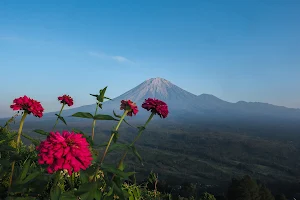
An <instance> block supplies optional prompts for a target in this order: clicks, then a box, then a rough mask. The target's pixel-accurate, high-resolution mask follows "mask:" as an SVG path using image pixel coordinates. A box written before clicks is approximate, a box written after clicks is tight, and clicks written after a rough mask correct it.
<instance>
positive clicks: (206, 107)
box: [43, 77, 300, 120]
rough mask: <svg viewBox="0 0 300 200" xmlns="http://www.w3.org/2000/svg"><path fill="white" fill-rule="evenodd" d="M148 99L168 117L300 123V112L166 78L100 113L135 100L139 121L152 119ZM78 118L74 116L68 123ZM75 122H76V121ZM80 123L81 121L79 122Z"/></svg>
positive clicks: (107, 104)
mask: <svg viewBox="0 0 300 200" xmlns="http://www.w3.org/2000/svg"><path fill="white" fill-rule="evenodd" d="M147 98H157V99H160V100H162V101H164V102H166V103H167V104H168V107H169V116H168V118H171V119H172V118H173V119H175V118H176V119H180V118H182V116H191V117H193V118H196V119H200V118H201V117H208V118H211V119H214V120H215V119H218V120H223V119H228V118H232V119H239V118H244V119H245V120H247V119H248V118H249V117H252V118H257V119H262V118H274V117H275V118H278V119H279V118H280V119H287V120H300V109H294V108H286V107H283V106H275V105H271V104H267V103H260V102H245V101H239V102H236V103H231V102H227V101H224V100H222V99H219V98H217V97H215V96H214V95H211V94H201V95H195V94H192V93H190V92H188V91H186V90H184V89H182V88H180V87H178V86H176V85H174V84H173V83H171V82H170V81H168V80H166V79H164V78H159V77H157V78H151V79H148V80H146V81H144V82H142V83H141V84H139V85H138V86H136V87H134V88H133V89H131V90H129V91H127V92H125V93H124V94H122V95H120V96H118V97H116V98H114V99H112V100H111V101H106V102H104V103H103V109H102V110H99V113H101V114H108V115H112V114H113V110H115V111H116V112H118V113H119V114H120V113H122V112H120V102H121V100H132V101H133V102H135V103H136V104H137V105H138V107H139V113H138V115H139V118H140V117H141V118H143V117H144V116H149V113H148V111H146V110H145V109H143V108H142V107H141V105H142V103H143V101H144V100H145V99H147ZM95 107H96V104H92V105H85V106H81V107H77V108H72V109H68V110H64V112H63V114H62V115H63V116H64V117H69V116H71V115H72V114H74V113H76V112H90V113H94V111H95ZM54 113H58V112H51V113H45V115H44V117H43V118H44V119H49V118H52V117H53V118H56V116H55V115H54ZM72 119H74V118H73V117H70V118H69V119H68V120H72ZM74 120H75V119H74ZM77 120H78V119H77Z"/></svg>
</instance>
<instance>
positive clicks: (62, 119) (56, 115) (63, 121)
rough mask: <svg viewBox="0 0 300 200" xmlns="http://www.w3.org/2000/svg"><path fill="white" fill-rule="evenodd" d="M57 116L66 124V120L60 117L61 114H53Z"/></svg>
mask: <svg viewBox="0 0 300 200" xmlns="http://www.w3.org/2000/svg"><path fill="white" fill-rule="evenodd" d="M55 115H56V116H57V117H58V119H60V120H61V121H62V122H63V123H64V124H65V125H67V122H66V121H65V119H64V118H63V117H62V116H60V115H58V114H55Z"/></svg>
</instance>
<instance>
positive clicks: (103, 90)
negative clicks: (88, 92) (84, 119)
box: [97, 86, 107, 102]
mask: <svg viewBox="0 0 300 200" xmlns="http://www.w3.org/2000/svg"><path fill="white" fill-rule="evenodd" d="M106 89H107V86H106V87H105V88H103V89H102V90H100V92H99V93H100V95H99V96H98V97H97V100H98V101H99V102H103V101H104V95H105V92H106Z"/></svg>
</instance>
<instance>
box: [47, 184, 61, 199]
mask: <svg viewBox="0 0 300 200" xmlns="http://www.w3.org/2000/svg"><path fill="white" fill-rule="evenodd" d="M60 194H61V189H60V187H58V186H57V185H55V186H53V187H52V188H51V190H50V199H51V200H59V199H60V198H59V197H60Z"/></svg>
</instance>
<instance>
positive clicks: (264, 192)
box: [259, 185, 275, 200]
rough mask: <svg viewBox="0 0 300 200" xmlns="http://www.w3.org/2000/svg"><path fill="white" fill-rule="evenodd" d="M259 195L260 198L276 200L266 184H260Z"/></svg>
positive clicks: (262, 199) (261, 199)
mask: <svg viewBox="0 0 300 200" xmlns="http://www.w3.org/2000/svg"><path fill="white" fill-rule="evenodd" d="M259 196H260V200H275V198H274V196H273V195H272V193H271V191H270V190H269V189H268V188H267V187H266V186H265V185H261V186H260V188H259Z"/></svg>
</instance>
